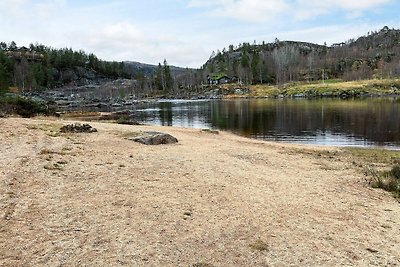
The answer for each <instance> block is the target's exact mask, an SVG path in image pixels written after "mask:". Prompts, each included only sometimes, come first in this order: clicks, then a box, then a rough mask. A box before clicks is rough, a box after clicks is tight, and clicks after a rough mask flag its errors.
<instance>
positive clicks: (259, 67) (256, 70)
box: [202, 27, 400, 84]
mask: <svg viewBox="0 0 400 267" xmlns="http://www.w3.org/2000/svg"><path fill="white" fill-rule="evenodd" d="M399 62H400V30H395V29H389V28H388V27H384V28H383V29H381V30H380V31H376V32H370V33H368V34H367V35H366V36H363V37H360V38H358V39H356V40H354V39H351V40H348V41H346V42H343V43H337V44H333V45H332V46H326V45H317V44H312V43H306V42H293V41H280V40H278V39H276V40H275V42H274V43H262V44H250V43H243V44H240V45H239V46H237V47H234V46H233V45H230V46H229V48H228V49H223V50H222V51H217V52H216V53H213V54H212V55H211V57H210V59H209V60H208V61H207V62H206V63H205V64H204V66H203V67H202V69H203V77H207V76H208V77H209V78H211V79H215V78H218V77H222V76H228V77H234V78H235V79H238V80H240V81H241V82H242V83H244V84H255V83H271V84H283V83H286V82H290V81H314V80H321V79H332V78H340V79H343V80H359V79H370V78H384V77H385V78H386V77H393V76H399V75H400V65H399V64H400V63H399Z"/></svg>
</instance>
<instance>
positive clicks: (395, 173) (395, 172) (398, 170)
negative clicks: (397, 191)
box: [390, 165, 400, 180]
mask: <svg viewBox="0 0 400 267" xmlns="http://www.w3.org/2000/svg"><path fill="white" fill-rule="evenodd" d="M390 175H391V176H392V177H393V178H396V179H398V180H400V165H396V166H394V167H393V168H392V169H391V170H390Z"/></svg>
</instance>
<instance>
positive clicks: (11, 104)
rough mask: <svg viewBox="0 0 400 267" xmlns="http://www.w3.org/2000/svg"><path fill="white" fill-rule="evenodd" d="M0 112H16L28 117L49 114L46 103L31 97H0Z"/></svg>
mask: <svg viewBox="0 0 400 267" xmlns="http://www.w3.org/2000/svg"><path fill="white" fill-rule="evenodd" d="M0 113H4V114H17V115H20V116H22V117H24V118H30V117H33V116H35V115H37V114H44V115H48V114H49V108H48V107H47V105H46V104H44V103H41V102H38V101H35V100H33V99H29V98H25V97H20V96H8V97H2V98H0Z"/></svg>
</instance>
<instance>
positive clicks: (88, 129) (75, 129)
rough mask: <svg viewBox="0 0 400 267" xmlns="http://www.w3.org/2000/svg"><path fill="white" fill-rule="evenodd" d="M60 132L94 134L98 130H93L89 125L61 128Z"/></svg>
mask: <svg viewBox="0 0 400 267" xmlns="http://www.w3.org/2000/svg"><path fill="white" fill-rule="evenodd" d="M60 132H62V133H94V132H97V129H96V128H93V127H92V126H90V125H89V124H80V123H75V124H68V125H64V126H63V127H61V129H60Z"/></svg>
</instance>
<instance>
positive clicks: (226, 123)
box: [134, 98, 400, 149]
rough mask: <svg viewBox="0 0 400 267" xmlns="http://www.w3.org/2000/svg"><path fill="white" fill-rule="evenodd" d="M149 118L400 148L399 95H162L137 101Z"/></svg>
mask: <svg viewBox="0 0 400 267" xmlns="http://www.w3.org/2000/svg"><path fill="white" fill-rule="evenodd" d="M134 112H135V113H134V114H135V119H137V120H139V121H143V122H144V123H147V124H153V125H165V126H179V127H190V128H210V129H215V130H226V131H230V132H233V133H235V134H238V135H242V136H246V137H250V138H256V139H261V140H272V141H279V142H289V143H303V144H314V145H332V146H361V147H371V146H379V147H385V148H391V149H400V98H367V99H353V100H341V99H313V100H307V99H234V100H205V101H200V100H199V101H182V100H176V101H159V102H156V103H145V104H141V105H139V106H137V107H136V110H135V111H134Z"/></svg>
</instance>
